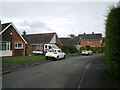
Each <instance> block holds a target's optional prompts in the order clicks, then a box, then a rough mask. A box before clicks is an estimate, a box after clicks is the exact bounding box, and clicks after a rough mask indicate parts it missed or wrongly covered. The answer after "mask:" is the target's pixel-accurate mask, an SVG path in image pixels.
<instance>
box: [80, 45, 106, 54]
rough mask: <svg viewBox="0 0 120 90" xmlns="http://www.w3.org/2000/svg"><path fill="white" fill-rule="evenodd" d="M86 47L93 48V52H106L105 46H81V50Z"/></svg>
mask: <svg viewBox="0 0 120 90" xmlns="http://www.w3.org/2000/svg"><path fill="white" fill-rule="evenodd" d="M84 49H90V50H92V52H93V53H104V47H90V46H86V47H81V48H80V52H81V51H82V50H84Z"/></svg>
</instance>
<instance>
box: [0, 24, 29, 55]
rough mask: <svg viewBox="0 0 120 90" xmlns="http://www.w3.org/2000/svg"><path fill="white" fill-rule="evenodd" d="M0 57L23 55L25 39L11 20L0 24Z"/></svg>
mask: <svg viewBox="0 0 120 90" xmlns="http://www.w3.org/2000/svg"><path fill="white" fill-rule="evenodd" d="M0 27H1V30H0V37H1V39H0V57H3V56H25V52H26V51H25V46H26V44H27V42H26V40H25V39H24V38H23V37H22V36H21V34H20V32H19V31H18V30H17V28H16V27H15V26H14V24H13V23H12V22H10V23H4V24H1V26H0Z"/></svg>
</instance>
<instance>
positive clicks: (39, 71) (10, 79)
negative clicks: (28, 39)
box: [3, 55, 103, 88]
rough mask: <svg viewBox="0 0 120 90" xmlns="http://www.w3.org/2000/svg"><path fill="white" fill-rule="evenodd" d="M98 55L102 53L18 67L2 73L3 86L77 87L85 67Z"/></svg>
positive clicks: (98, 56)
mask: <svg viewBox="0 0 120 90" xmlns="http://www.w3.org/2000/svg"><path fill="white" fill-rule="evenodd" d="M100 57H103V55H92V56H73V57H70V58H66V59H64V60H59V61H55V62H50V63H44V64H40V65H37V66H33V67H27V68H24V69H19V70H18V71H14V72H12V73H9V74H5V75H3V88H78V86H79V85H80V81H81V80H82V79H83V76H84V73H85V71H86V68H87V69H88V68H89V67H90V66H91V63H92V62H93V61H94V59H96V60H98V58H100ZM82 86H83V87H85V86H84V84H82Z"/></svg>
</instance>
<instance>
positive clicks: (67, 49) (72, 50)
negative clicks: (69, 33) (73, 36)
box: [62, 45, 78, 53]
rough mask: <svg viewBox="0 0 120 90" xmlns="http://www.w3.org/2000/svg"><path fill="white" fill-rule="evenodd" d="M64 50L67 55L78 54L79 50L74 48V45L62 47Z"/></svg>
mask: <svg viewBox="0 0 120 90" xmlns="http://www.w3.org/2000/svg"><path fill="white" fill-rule="evenodd" d="M62 50H63V51H64V52H65V53H77V52H78V50H77V49H76V47H75V46H73V45H63V46H62Z"/></svg>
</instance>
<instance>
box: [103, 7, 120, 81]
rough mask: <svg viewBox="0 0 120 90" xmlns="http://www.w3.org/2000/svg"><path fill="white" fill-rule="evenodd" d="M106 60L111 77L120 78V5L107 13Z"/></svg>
mask: <svg viewBox="0 0 120 90" xmlns="http://www.w3.org/2000/svg"><path fill="white" fill-rule="evenodd" d="M105 62H106V65H107V69H108V74H109V75H110V77H111V78H113V79H114V80H120V7H113V8H111V9H110V11H109V13H108V15H107V20H106V37H105Z"/></svg>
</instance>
